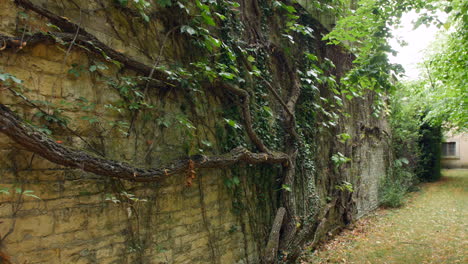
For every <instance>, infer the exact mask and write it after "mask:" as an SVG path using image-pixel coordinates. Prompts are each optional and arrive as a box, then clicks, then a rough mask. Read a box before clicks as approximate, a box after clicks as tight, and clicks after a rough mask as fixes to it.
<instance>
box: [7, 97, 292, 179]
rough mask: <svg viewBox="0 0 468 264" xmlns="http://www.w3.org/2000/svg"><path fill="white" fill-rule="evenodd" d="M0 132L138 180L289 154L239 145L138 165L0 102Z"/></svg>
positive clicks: (278, 159) (66, 160)
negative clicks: (80, 144) (47, 128)
mask: <svg viewBox="0 0 468 264" xmlns="http://www.w3.org/2000/svg"><path fill="white" fill-rule="evenodd" d="M0 132H1V133H4V134H5V135H7V136H8V137H10V138H11V139H12V140H14V141H15V142H16V143H18V144H19V145H21V146H23V147H25V148H26V149H27V150H29V151H32V152H34V153H36V154H38V155H39V156H41V157H43V158H45V159H47V160H49V161H51V162H54V163H56V164H59V165H63V166H67V167H71V168H77V169H81V170H83V171H87V172H92V173H95V174H97V175H101V176H108V177H115V178H122V179H126V180H129V181H135V182H150V181H157V180H160V179H162V178H164V177H167V176H171V175H174V174H179V173H184V172H186V171H187V169H188V166H189V161H190V160H191V161H193V162H194V165H195V168H225V167H229V166H232V165H234V164H237V163H247V164H258V163H269V164H282V163H283V164H284V163H285V162H286V161H287V160H288V156H287V155H286V154H284V153H281V152H275V153H272V152H270V153H252V152H250V151H248V150H247V149H245V148H242V147H238V148H235V149H233V150H232V151H231V152H229V153H226V154H223V155H219V156H205V155H196V156H192V157H189V158H184V159H179V160H175V161H173V162H171V163H170V164H167V165H166V166H163V167H160V168H149V169H148V168H138V167H134V166H132V165H130V164H128V163H125V162H119V161H115V160H110V159H104V158H101V157H97V156H94V155H93V154H90V153H87V152H85V151H82V150H77V149H74V148H71V147H67V146H65V145H63V144H60V143H57V141H54V140H52V139H50V138H49V137H48V136H47V135H45V134H44V133H41V132H38V131H36V130H35V129H34V128H33V127H31V126H30V125H27V124H26V123H25V122H24V121H22V120H21V119H20V118H19V117H18V116H16V115H15V114H14V113H13V112H12V111H11V110H10V109H9V108H8V107H6V106H5V105H3V104H0Z"/></svg>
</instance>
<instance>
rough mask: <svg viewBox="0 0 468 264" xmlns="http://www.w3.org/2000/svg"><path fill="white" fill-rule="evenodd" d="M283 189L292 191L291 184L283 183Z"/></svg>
mask: <svg viewBox="0 0 468 264" xmlns="http://www.w3.org/2000/svg"><path fill="white" fill-rule="evenodd" d="M281 189H283V190H285V191H287V192H292V189H291V186H289V185H287V184H282V185H281Z"/></svg>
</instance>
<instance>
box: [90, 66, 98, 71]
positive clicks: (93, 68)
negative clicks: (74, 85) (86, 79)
mask: <svg viewBox="0 0 468 264" xmlns="http://www.w3.org/2000/svg"><path fill="white" fill-rule="evenodd" d="M96 70H97V66H96V65H91V66H90V67H89V71H90V72H94V71H96Z"/></svg>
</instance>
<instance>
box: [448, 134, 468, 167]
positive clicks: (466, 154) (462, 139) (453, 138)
mask: <svg viewBox="0 0 468 264" xmlns="http://www.w3.org/2000/svg"><path fill="white" fill-rule="evenodd" d="M444 142H455V145H456V155H455V156H450V157H444V156H442V166H443V167H444V168H449V169H450V168H468V134H466V133H464V134H455V135H453V134H450V133H449V134H447V135H445V138H444Z"/></svg>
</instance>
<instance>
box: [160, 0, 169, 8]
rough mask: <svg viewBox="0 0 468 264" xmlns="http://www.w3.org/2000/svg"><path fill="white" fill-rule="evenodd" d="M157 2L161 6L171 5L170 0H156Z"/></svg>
mask: <svg viewBox="0 0 468 264" xmlns="http://www.w3.org/2000/svg"><path fill="white" fill-rule="evenodd" d="M157 3H158V4H159V5H160V6H161V7H167V6H171V5H172V2H171V0H157Z"/></svg>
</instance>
